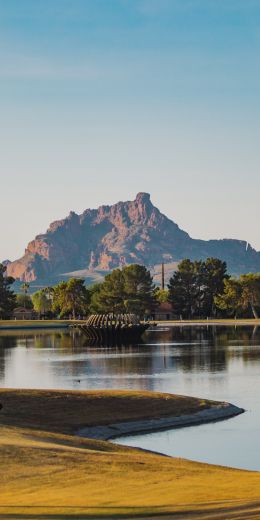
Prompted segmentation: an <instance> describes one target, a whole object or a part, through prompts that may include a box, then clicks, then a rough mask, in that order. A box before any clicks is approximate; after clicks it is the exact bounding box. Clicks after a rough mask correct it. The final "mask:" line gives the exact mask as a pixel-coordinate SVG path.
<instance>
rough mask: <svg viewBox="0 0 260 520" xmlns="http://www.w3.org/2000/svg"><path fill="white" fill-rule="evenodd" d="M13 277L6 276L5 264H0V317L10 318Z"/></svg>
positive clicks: (13, 301)
mask: <svg viewBox="0 0 260 520" xmlns="http://www.w3.org/2000/svg"><path fill="white" fill-rule="evenodd" d="M13 283H14V279H13V278H11V277H10V276H6V266H4V265H2V264H0V318H1V319H6V318H10V316H11V314H12V311H13V309H14V307H15V301H16V299H15V294H14V292H13V291H12V290H11V289H10V287H11V285H12V284H13Z"/></svg>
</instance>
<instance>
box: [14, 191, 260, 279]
mask: <svg viewBox="0 0 260 520" xmlns="http://www.w3.org/2000/svg"><path fill="white" fill-rule="evenodd" d="M209 256H214V257H218V258H221V259H222V260H225V261H226V262H227V265H228V270H229V272H231V273H233V274H240V273H246V272H258V271H259V272H260V253H259V252H257V251H255V250H254V249H253V248H252V247H251V246H250V245H249V244H248V243H247V242H246V241H243V240H233V239H223V240H197V239H193V238H191V237H190V236H189V235H188V233H186V232H185V231H183V230H181V229H180V228H179V227H178V225H177V224H176V223H175V222H173V221H172V220H170V219H168V218H167V217H166V216H165V215H163V214H162V213H161V212H160V211H159V209H157V208H156V207H155V206H154V205H153V204H152V202H151V200H150V195H149V194H148V193H138V194H137V196H136V198H135V200H133V201H127V202H118V203H117V204H114V205H112V206H100V207H99V208H98V209H86V210H85V211H84V212H83V213H82V215H77V214H76V213H74V212H70V214H69V216H68V217H66V218H64V219H63V220H58V221H56V222H53V223H52V224H51V225H50V227H49V229H48V230H47V232H46V233H45V234H43V235H38V236H36V238H35V239H34V240H32V242H30V243H29V244H28V246H27V248H26V250H25V254H24V256H23V257H22V258H20V259H19V260H16V261H14V262H10V263H9V262H6V263H7V271H8V274H9V275H11V276H13V277H14V278H16V279H17V280H20V281H27V282H37V283H43V284H46V283H49V282H50V281H52V282H54V281H58V280H61V279H62V278H66V277H68V276H70V275H71V273H75V271H76V272H77V275H78V276H80V275H83V276H85V277H86V278H87V280H89V281H90V282H91V281H95V280H99V279H101V277H102V275H104V274H105V273H106V272H108V271H110V270H112V269H113V268H115V267H118V266H123V265H125V264H129V263H139V264H144V265H146V266H147V267H149V268H151V269H152V270H155V272H157V278H158V277H159V274H158V267H155V268H154V266H158V265H159V264H161V262H162V261H164V262H165V264H169V268H170V269H171V270H172V269H173V267H174V266H175V267H176V265H177V263H178V262H179V261H180V260H182V259H183V258H191V259H192V260H195V259H205V258H207V257H209ZM167 271H169V269H167V265H166V272H167ZM83 273H85V274H83Z"/></svg>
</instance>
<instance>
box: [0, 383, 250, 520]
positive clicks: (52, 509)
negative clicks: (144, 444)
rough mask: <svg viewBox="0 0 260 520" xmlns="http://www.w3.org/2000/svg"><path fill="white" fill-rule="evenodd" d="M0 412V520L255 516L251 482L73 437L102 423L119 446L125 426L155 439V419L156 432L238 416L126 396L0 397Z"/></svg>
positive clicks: (223, 470) (35, 393)
mask: <svg viewBox="0 0 260 520" xmlns="http://www.w3.org/2000/svg"><path fill="white" fill-rule="evenodd" d="M0 403H1V404H2V408H1V411H0V425H1V426H0V430H1V436H0V455H1V465H2V466H1V467H2V473H3V475H4V482H3V483H2V488H1V499H0V507H1V514H0V517H1V518H9V517H10V518H11V517H12V518H13V519H15V520H22V518H27V517H28V518H29V517H33V518H34V519H35V520H43V519H46V520H47V518H49V519H50V518H54V517H55V518H57V520H58V519H59V520H65V519H69V518H72V516H73V518H82V520H83V519H84V520H92V519H93V518H100V519H101V518H103V519H105V518H114V519H118V520H121V519H122V518H140V519H141V518H151V519H152V518H155V517H161V518H162V517H164V516H165V518H167V515H168V518H169V519H170V518H172V517H173V516H174V518H176V520H177V519H181V518H183V514H184V516H185V518H198V519H200V518H202V516H203V518H204V516H205V518H212V519H213V518H216V515H217V516H218V519H219V520H227V519H228V518H230V519H231V518H234V512H236V511H237V512H238V514H239V512H240V511H243V512H244V511H245V510H246V511H249V514H250V513H251V512H252V511H253V512H254V513H255V512H256V511H257V512H259V515H260V504H259V486H260V472H256V471H245V470H240V469H235V468H231V467H225V466H216V465H211V464H206V463H201V462H195V461H190V460H187V459H183V458H179V457H177V458H176V457H169V456H167V455H164V454H160V453H158V452H153V451H150V450H143V449H142V448H134V447H129V446H122V445H120V444H116V443H113V442H107V441H103V440H97V439H96V438H86V437H80V436H79V435H75V432H78V431H79V430H81V429H82V428H83V425H86V424H87V425H88V427H91V428H95V429H96V428H97V425H100V424H102V423H103V426H105V427H107V426H108V425H109V427H110V428H111V425H112V426H113V425H115V424H116V426H117V431H116V432H115V430H114V431H113V432H112V434H111V431H110V432H109V433H108V432H106V437H109V438H111V437H117V436H118V426H120V428H121V425H122V424H123V427H124V432H123V433H124V434H125V433H126V430H125V428H127V429H128V430H129V426H131V430H133V423H135V424H137V426H138V430H139V431H140V424H141V423H142V428H143V429H144V426H145V429H146V431H147V421H148V422H149V426H150V427H152V429H153V430H154V426H155V423H154V421H157V420H158V419H159V420H160V418H161V423H160V427H162V426H164V427H165V423H164V424H163V423H162V421H163V422H164V421H165V420H167V419H168V420H169V421H172V419H174V420H178V421H181V422H182V424H178V425H176V424H175V425H174V426H175V427H180V426H184V424H183V421H185V423H186V424H185V425H186V426H191V425H192V424H191V420H192V421H193V424H199V422H201V421H202V420H203V421H207V422H208V421H209V420H210V422H211V421H214V420H221V419H224V418H225V419H228V418H229V417H231V416H233V415H237V414H238V413H242V412H243V410H242V409H241V408H238V407H237V406H234V405H231V404H230V403H224V402H217V401H209V400H205V399H200V398H194V397H188V396H181V395H178V396H177V395H176V394H175V395H174V394H162V393H156V392H149V391H142V392H138V391H126V390H116V391H114V390H109V391H73V390H69V391H68V390H30V389H27V390H26V389H0ZM205 412H206V415H205ZM201 414H202V415H201ZM223 414H224V415H225V417H224V416H223ZM220 415H221V417H220ZM173 416H174V417H173ZM149 417H153V419H149ZM144 421H145V422H144ZM151 421H152V422H151ZM188 422H189V424H187V423H188ZM156 426H158V425H157V424H156ZM168 427H169V423H168V424H167V428H168ZM121 432H122V429H121ZM100 437H101V434H100V432H99V439H100ZM103 438H104V432H103ZM194 489H195V490H196V493H194ZM255 504H257V505H255ZM259 518H260V516H259Z"/></svg>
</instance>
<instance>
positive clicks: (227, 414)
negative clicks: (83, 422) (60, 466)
mask: <svg viewBox="0 0 260 520" xmlns="http://www.w3.org/2000/svg"><path fill="white" fill-rule="evenodd" d="M244 412H245V410H244V409H243V408H239V407H238V406H235V405H233V404H231V403H227V402H224V403H220V404H219V405H218V406H212V407H211V408H206V409H205V410H201V411H198V412H196V413H192V414H184V415H179V416H170V417H158V418H153V419H139V420H137V421H125V422H117V423H111V424H108V425H97V426H86V427H82V428H79V429H78V430H76V431H75V435H77V436H79V437H85V438H88V439H95V440H102V441H108V440H112V439H113V440H116V439H117V438H120V437H124V436H126V437H127V436H132V435H138V434H145V433H147V434H148V433H153V432H156V431H163V430H168V429H169V430H170V429H176V428H185V427H190V426H199V425H200V424H206V423H210V422H217V421H222V420H225V419H231V418H232V417H235V416H237V415H240V414H242V413H244Z"/></svg>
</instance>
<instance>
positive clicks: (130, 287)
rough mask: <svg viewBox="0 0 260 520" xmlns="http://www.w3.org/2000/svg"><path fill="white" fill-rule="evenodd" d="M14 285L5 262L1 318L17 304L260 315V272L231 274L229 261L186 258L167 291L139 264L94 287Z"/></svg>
mask: <svg viewBox="0 0 260 520" xmlns="http://www.w3.org/2000/svg"><path fill="white" fill-rule="evenodd" d="M13 283H14V280H13V279H12V278H10V277H8V276H6V267H5V266H3V265H2V264H0V319H4V318H9V317H11V316H12V312H13V310H14V308H15V307H17V306H19V307H22V308H23V309H24V310H34V311H35V312H36V313H37V314H38V315H39V316H40V317H49V318H54V317H59V318H68V317H71V318H74V319H75V318H78V317H83V316H86V315H87V314H89V313H102V314H103V313H107V312H114V313H129V312H130V313H131V312H133V313H136V314H138V315H139V316H140V317H145V316H146V317H151V316H152V315H153V314H154V313H155V312H156V308H158V306H159V305H160V303H165V302H169V303H170V304H171V305H172V310H173V313H174V316H175V317H176V318H178V319H179V318H183V319H195V318H207V317H219V318H233V317H237V318H240V317H252V316H253V317H255V318H257V317H258V314H259V312H260V273H257V274H252V273H249V274H244V275H241V276H240V277H231V276H230V275H229V274H228V273H227V266H226V263H225V262H223V261H221V260H219V259H218V258H207V259H206V260H205V261H191V260H190V259H184V260H182V261H181V262H180V263H179V265H178V269H177V270H176V271H175V272H174V273H173V275H172V276H171V278H170V280H169V283H168V286H167V289H166V290H162V289H159V288H158V287H156V286H155V284H154V282H153V278H152V276H151V273H150V271H149V270H148V269H147V268H146V267H145V266H143V265H138V264H132V265H128V266H125V267H123V268H122V269H114V270H113V271H112V272H111V273H109V274H107V275H106V276H105V278H104V281H103V282H101V283H97V284H94V285H92V286H90V287H86V286H85V283H84V279H81V278H71V279H70V280H68V281H62V282H60V283H59V284H57V285H55V286H53V287H45V288H43V289H40V290H38V291H36V292H34V293H33V294H32V295H30V294H29V288H30V287H29V284H28V283H23V284H22V285H21V287H20V290H21V293H20V294H15V293H14V291H13V290H12V284H13Z"/></svg>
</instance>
